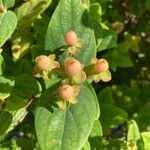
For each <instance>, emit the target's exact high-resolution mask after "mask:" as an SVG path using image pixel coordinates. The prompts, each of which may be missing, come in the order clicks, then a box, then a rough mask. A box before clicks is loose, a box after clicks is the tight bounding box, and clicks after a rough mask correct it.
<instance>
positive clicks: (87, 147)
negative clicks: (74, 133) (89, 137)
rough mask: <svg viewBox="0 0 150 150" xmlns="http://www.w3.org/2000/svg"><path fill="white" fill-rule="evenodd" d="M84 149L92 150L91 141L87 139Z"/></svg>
mask: <svg viewBox="0 0 150 150" xmlns="http://www.w3.org/2000/svg"><path fill="white" fill-rule="evenodd" d="M82 150H91V147H90V143H89V142H88V141H86V143H85V144H84V146H83V148H82Z"/></svg>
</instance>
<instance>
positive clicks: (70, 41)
mask: <svg viewBox="0 0 150 150" xmlns="http://www.w3.org/2000/svg"><path fill="white" fill-rule="evenodd" d="M65 42H66V44H67V45H74V46H76V45H77V44H78V37H77V34H76V32H74V31H68V32H67V33H66V35H65Z"/></svg>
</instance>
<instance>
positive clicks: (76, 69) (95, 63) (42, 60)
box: [33, 31, 111, 109]
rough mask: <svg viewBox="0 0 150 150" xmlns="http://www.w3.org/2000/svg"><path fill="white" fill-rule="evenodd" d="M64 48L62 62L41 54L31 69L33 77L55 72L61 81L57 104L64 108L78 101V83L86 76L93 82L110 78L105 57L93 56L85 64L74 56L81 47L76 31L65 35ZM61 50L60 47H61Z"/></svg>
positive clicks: (45, 76)
mask: <svg viewBox="0 0 150 150" xmlns="http://www.w3.org/2000/svg"><path fill="white" fill-rule="evenodd" d="M64 40H65V43H66V45H67V48H66V49H63V50H67V51H68V53H69V56H68V57H66V58H65V61H64V64H63V65H60V64H59V62H57V61H55V55H54V54H51V55H49V56H46V55H41V56H38V57H37V58H36V59H35V62H36V66H35V69H34V71H33V76H34V77H38V78H40V77H42V78H43V79H44V80H49V79H50V78H51V75H52V74H57V75H58V76H59V77H60V78H61V80H62V83H61V85H60V87H59V88H58V90H57V95H58V96H57V97H58V99H61V100H60V101H59V102H58V103H57V104H58V106H59V108H61V109H66V108H67V107H68V106H69V105H70V104H75V103H77V102H78V100H77V95H78V94H79V92H80V85H81V84H82V83H84V82H85V80H86V79H87V77H91V78H92V79H93V80H94V81H95V82H98V81H100V80H102V81H104V82H107V81H110V80H111V76H110V75H109V76H108V74H110V72H109V64H108V62H107V61H106V60H105V59H97V58H93V59H92V60H91V64H90V65H88V66H85V65H83V64H81V63H80V61H78V60H77V59H75V58H74V55H75V54H76V53H77V52H78V51H79V49H80V48H81V47H82V42H81V40H80V39H79V38H78V37H77V34H76V32H74V31H69V32H67V33H66V35H65V39H64ZM61 50H62V49H61Z"/></svg>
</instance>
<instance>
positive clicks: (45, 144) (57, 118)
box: [35, 85, 96, 150]
mask: <svg viewBox="0 0 150 150" xmlns="http://www.w3.org/2000/svg"><path fill="white" fill-rule="evenodd" d="M94 99H95V97H94V96H93V93H92V92H91V90H90V89H89V88H88V87H86V86H84V85H82V87H81V91H80V94H79V96H78V100H79V102H78V103H77V104H75V105H71V106H70V107H69V108H68V109H67V110H66V111H62V110H60V109H58V108H54V107H52V106H51V103H52V102H53V101H55V97H54V96H53V95H52V89H51V88H50V89H48V90H47V91H46V92H45V93H44V94H43V95H42V96H41V98H40V101H39V105H38V106H37V108H36V114H35V128H36V133H37V138H38V141H39V144H40V147H41V150H50V149H53V150H58V149H59V150H69V149H72V150H77V149H81V148H82V147H83V145H84V144H85V142H86V141H87V139H88V136H89V134H90V131H91V129H92V126H93V123H94V120H95V114H96V105H95V100H94Z"/></svg>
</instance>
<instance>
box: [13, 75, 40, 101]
mask: <svg viewBox="0 0 150 150" xmlns="http://www.w3.org/2000/svg"><path fill="white" fill-rule="evenodd" d="M15 81H16V82H15V86H14V88H13V91H12V92H14V93H15V94H17V95H18V96H20V97H22V98H25V99H31V98H32V97H33V96H37V95H38V94H39V93H40V92H41V86H40V84H39V83H38V82H37V81H36V79H34V78H33V77H32V76H31V75H27V74H23V75H21V76H18V77H16V79H15Z"/></svg>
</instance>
